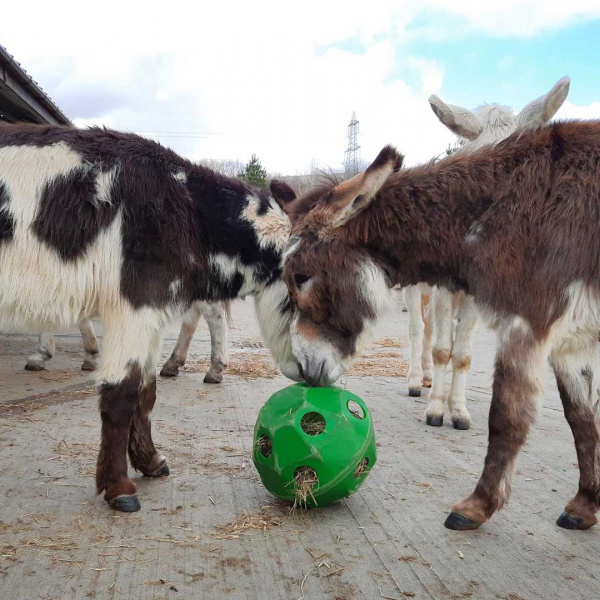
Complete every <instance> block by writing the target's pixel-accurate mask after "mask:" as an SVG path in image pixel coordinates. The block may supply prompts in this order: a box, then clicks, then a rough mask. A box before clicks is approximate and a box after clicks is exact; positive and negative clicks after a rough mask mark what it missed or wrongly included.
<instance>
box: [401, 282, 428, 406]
mask: <svg viewBox="0 0 600 600" xmlns="http://www.w3.org/2000/svg"><path fill="white" fill-rule="evenodd" d="M402 294H403V296H404V304H405V305H406V308H407V309H408V318H409V325H408V337H409V340H410V367H409V369H408V395H409V396H413V397H418V396H420V395H421V385H422V383H423V367H422V364H421V360H422V356H423V334H424V331H425V326H424V323H423V316H422V313H421V288H420V287H419V286H418V285H409V286H407V287H405V288H404V289H403V290H402Z"/></svg>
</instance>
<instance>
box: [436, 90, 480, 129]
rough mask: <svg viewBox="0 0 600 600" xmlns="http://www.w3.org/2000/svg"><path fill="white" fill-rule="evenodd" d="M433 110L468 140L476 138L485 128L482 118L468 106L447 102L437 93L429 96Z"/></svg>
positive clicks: (448, 126)
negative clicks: (463, 106)
mask: <svg viewBox="0 0 600 600" xmlns="http://www.w3.org/2000/svg"><path fill="white" fill-rule="evenodd" d="M429 104H430V106H431V110H433V112H434V113H435V115H436V117H437V118H438V119H439V120H440V121H441V122H442V123H443V124H444V125H445V126H446V127H447V128H448V129H449V130H450V131H452V132H453V133H455V134H456V135H459V136H461V137H464V138H466V139H467V140H474V139H475V138H476V137H477V136H478V135H479V134H480V133H481V131H482V130H483V123H482V122H481V119H480V118H479V117H478V116H477V115H476V114H475V113H474V112H473V111H472V110H469V109H468V108H462V106H454V105H453V104H446V103H445V102H444V101H443V100H441V99H440V98H438V97H437V96H436V95H433V96H429Z"/></svg>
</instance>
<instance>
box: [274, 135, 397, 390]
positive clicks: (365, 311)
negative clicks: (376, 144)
mask: <svg viewBox="0 0 600 600" xmlns="http://www.w3.org/2000/svg"><path fill="white" fill-rule="evenodd" d="M401 164H402V157H401V156H400V155H399V154H398V153H397V152H396V150H395V149H394V148H392V147H390V146H388V147H386V148H384V149H383V150H382V151H381V152H380V153H379V156H378V157H377V158H376V159H375V161H374V162H373V164H372V165H371V166H370V167H369V168H368V169H367V170H366V171H365V172H364V173H362V174H359V175H357V176H356V177H353V178H352V179H349V180H348V181H344V182H342V183H340V184H338V185H335V186H333V185H329V186H324V187H320V188H317V189H315V190H313V191H311V192H309V193H308V194H306V195H305V196H303V197H301V198H299V199H297V200H295V201H294V202H293V203H292V205H291V206H290V207H289V208H288V213H289V214H290V217H291V220H292V236H291V238H290V242H289V244H288V248H287V250H286V252H285V253H284V261H285V263H284V278H285V281H286V283H287V286H288V289H289V293H290V305H291V310H292V318H291V342H292V351H293V354H294V356H295V357H296V360H297V361H298V365H299V370H300V373H301V374H302V376H303V377H304V379H306V381H307V382H308V383H309V384H310V385H329V384H331V383H333V382H334V381H335V380H336V379H338V378H339V377H340V376H341V375H342V374H343V373H344V371H345V370H346V368H347V367H348V366H349V364H350V363H351V362H352V360H353V358H354V357H356V356H357V355H358V354H359V353H360V351H361V349H362V347H363V346H364V344H365V342H366V341H367V340H368V339H369V337H370V334H371V332H372V328H373V325H374V323H375V321H376V319H377V317H378V316H379V315H380V314H381V312H382V311H383V310H384V308H385V307H386V306H387V304H388V303H389V301H390V299H391V291H390V285H389V281H388V278H387V277H386V274H385V272H384V269H383V267H382V265H381V264H379V262H378V261H377V259H376V258H373V257H371V256H370V255H369V253H368V251H367V250H366V249H365V248H364V246H362V245H359V244H358V243H357V244H355V245H352V244H348V239H347V237H345V230H346V227H344V226H345V225H346V224H347V223H348V222H349V221H350V220H351V219H353V218H354V217H355V216H356V215H357V214H358V213H360V212H361V211H363V210H365V209H366V208H367V207H368V206H369V205H370V203H371V202H372V201H373V199H374V198H375V197H376V195H377V194H378V192H379V191H380V190H381V188H382V187H383V185H384V184H385V182H386V180H387V179H388V177H389V176H390V175H391V174H392V173H393V172H394V171H397V170H398V169H400V167H401ZM273 191H274V190H272V192H273ZM276 193H277V192H276V190H275V194H276Z"/></svg>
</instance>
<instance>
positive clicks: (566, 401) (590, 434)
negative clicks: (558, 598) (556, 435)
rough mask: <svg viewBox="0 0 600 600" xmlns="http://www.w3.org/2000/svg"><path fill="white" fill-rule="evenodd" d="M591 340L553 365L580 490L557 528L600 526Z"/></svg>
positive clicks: (598, 429)
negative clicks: (569, 435) (572, 446)
mask: <svg viewBox="0 0 600 600" xmlns="http://www.w3.org/2000/svg"><path fill="white" fill-rule="evenodd" d="M595 338H596V336H589V339H588V340H587V343H586V344H583V345H582V347H581V348H579V349H577V350H578V351H576V352H570V353H568V354H567V353H564V352H563V353H560V352H553V353H552V354H551V356H550V363H551V364H552V368H553V369H554V374H555V375H556V382H557V384H558V391H559V393H560V398H561V400H562V404H563V407H564V411H565V417H566V419H567V421H568V422H569V425H570V426H571V431H572V432H573V437H574V438H575V449H576V450H577V459H578V462H579V490H578V492H577V494H576V496H575V497H574V498H573V499H572V500H571V501H570V502H569V503H568V504H567V506H566V507H565V510H564V512H563V513H562V514H561V515H560V517H559V518H558V520H557V521H556V524H557V525H558V526H560V527H564V528H565V529H588V528H589V527H591V526H592V525H595V524H596V523H597V522H598V519H597V517H596V513H597V512H598V508H599V507H600V411H599V401H598V389H597V386H598V383H599V382H598V372H597V365H598V342H597V341H596V339H595Z"/></svg>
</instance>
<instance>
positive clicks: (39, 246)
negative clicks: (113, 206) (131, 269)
mask: <svg viewBox="0 0 600 600" xmlns="http://www.w3.org/2000/svg"><path fill="white" fill-rule="evenodd" d="M120 221H121V219H120V218H117V219H115V222H114V223H113V224H112V225H111V226H110V227H109V228H108V229H107V230H106V231H104V232H103V233H101V234H100V235H99V236H98V239H97V240H96V241H95V242H94V243H93V244H92V245H91V246H90V247H89V248H88V250H87V252H86V253H85V255H84V256H82V257H81V258H78V259H76V260H64V259H63V258H61V257H60V256H59V254H58V253H57V252H56V250H54V249H52V248H49V247H48V246H46V245H45V244H43V243H41V242H39V241H38V240H37V239H36V238H35V236H34V235H33V234H32V233H31V231H28V230H26V231H23V230H21V231H20V232H17V235H16V236H15V238H14V239H13V240H12V241H10V242H8V243H4V244H3V245H2V246H1V247H0V329H1V330H4V331H11V330H12V331H14V330H19V331H31V332H39V331H43V330H52V329H55V328H57V327H65V326H70V325H74V324H76V323H77V322H78V321H79V320H80V319H81V318H82V317H83V316H89V317H93V316H97V315H98V314H100V313H101V312H103V311H104V310H106V307H107V306H109V305H110V306H115V305H116V304H118V303H119V301H120V300H121V298H120V292H119V280H120V270H121V239H120V225H121V223H120Z"/></svg>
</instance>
